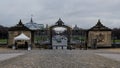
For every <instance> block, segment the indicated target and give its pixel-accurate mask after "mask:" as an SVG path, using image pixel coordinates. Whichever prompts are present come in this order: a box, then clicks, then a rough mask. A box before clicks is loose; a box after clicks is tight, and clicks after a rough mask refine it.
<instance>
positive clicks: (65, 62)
mask: <svg viewBox="0 0 120 68" xmlns="http://www.w3.org/2000/svg"><path fill="white" fill-rule="evenodd" d="M2 53H6V54H12V53H16V54H17V53H22V54H23V53H24V55H20V56H17V57H14V58H11V59H8V60H4V61H0V68H120V62H119V61H116V60H114V59H109V58H106V57H103V56H99V55H98V53H111V52H108V51H105V50H31V51H27V50H10V51H6V52H0V54H2Z"/></svg>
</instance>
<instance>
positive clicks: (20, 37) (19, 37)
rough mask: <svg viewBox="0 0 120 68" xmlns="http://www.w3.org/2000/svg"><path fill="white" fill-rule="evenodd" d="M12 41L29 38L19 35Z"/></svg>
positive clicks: (22, 34)
mask: <svg viewBox="0 0 120 68" xmlns="http://www.w3.org/2000/svg"><path fill="white" fill-rule="evenodd" d="M14 40H30V38H29V37H28V36H26V35H25V34H24V33H21V34H20V35H18V36H17V37H15V38H14Z"/></svg>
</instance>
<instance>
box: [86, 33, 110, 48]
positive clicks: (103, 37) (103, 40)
mask: <svg viewBox="0 0 120 68" xmlns="http://www.w3.org/2000/svg"><path fill="white" fill-rule="evenodd" d="M94 39H96V40H97V47H110V46H112V45H111V42H112V40H111V31H89V33H88V46H92V45H93V43H94V42H93V40H94Z"/></svg>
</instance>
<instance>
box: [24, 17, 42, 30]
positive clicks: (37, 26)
mask: <svg viewBox="0 0 120 68" xmlns="http://www.w3.org/2000/svg"><path fill="white" fill-rule="evenodd" d="M25 26H26V27H28V28H29V29H31V30H39V29H43V28H44V25H43V24H37V23H35V22H33V20H32V18H31V20H30V22H28V23H26V24H25Z"/></svg>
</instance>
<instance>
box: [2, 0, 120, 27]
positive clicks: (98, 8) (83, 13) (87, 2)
mask: <svg viewBox="0 0 120 68" xmlns="http://www.w3.org/2000/svg"><path fill="white" fill-rule="evenodd" d="M119 6H120V1H119V0H114V1H113V0H59V1H58V0H11V1H8V0H1V1H0V9H1V12H0V24H2V25H5V26H13V25H15V24H16V23H18V21H19V19H22V21H23V22H24V23H27V22H29V20H30V17H31V14H33V19H34V21H35V22H37V23H40V24H42V23H43V24H50V25H51V24H54V23H55V22H56V21H57V20H58V18H59V17H61V18H62V19H63V21H65V23H66V24H69V25H71V26H73V25H75V24H77V25H78V26H79V27H82V28H90V27H92V26H93V25H95V24H96V22H97V20H98V19H101V20H102V22H103V24H105V25H106V26H108V27H119V25H118V23H119V22H120V20H119V18H120V16H119V14H120V9H119Z"/></svg>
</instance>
